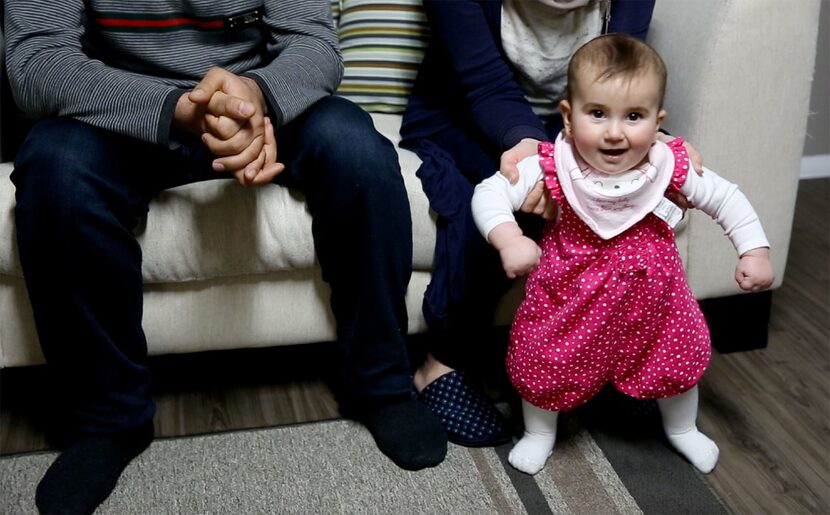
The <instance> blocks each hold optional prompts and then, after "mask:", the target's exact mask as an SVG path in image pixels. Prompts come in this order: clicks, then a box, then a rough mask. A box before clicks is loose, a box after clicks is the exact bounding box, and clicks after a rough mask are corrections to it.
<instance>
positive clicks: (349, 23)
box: [332, 0, 428, 113]
mask: <svg viewBox="0 0 830 515" xmlns="http://www.w3.org/2000/svg"><path fill="white" fill-rule="evenodd" d="M334 1H335V2H336V0H334ZM336 9H337V7H336V6H333V7H332V10H333V11H335V10H336ZM337 12H338V13H339V23H338V29H337V33H338V37H339V38H340V49H341V51H342V52H343V62H344V65H345V71H344V74H343V82H341V84H340V87H339V88H338V90H337V94H338V95H340V96H343V97H346V98H348V99H349V100H351V101H352V102H354V103H356V104H358V105H359V106H361V107H362V108H363V109H365V110H366V111H369V112H375V113H402V112H403V110H404V108H405V107H406V102H407V98H408V97H409V92H410V91H411V90H412V84H413V83H414V81H415V76H416V74H417V73H418V65H419V64H420V63H421V59H422V58H423V56H424V50H425V49H426V45H427V39H428V29H427V21H426V17H425V16H424V12H423V8H422V4H421V0H386V1H384V2H377V1H370V0H339V10H338V11H337Z"/></svg>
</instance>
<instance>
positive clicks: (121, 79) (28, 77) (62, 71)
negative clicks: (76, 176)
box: [5, 0, 181, 142]
mask: <svg viewBox="0 0 830 515" xmlns="http://www.w3.org/2000/svg"><path fill="white" fill-rule="evenodd" d="M5 16H6V26H5V29H6V45H7V46H6V66H7V70H8V77H9V83H10V85H11V90H12V94H13V95H14V98H15V102H16V103H17V104H18V106H19V107H20V108H21V109H22V110H23V111H24V112H26V113H27V114H30V115H32V116H35V117H43V116H71V117H73V118H76V119H78V120H81V121H84V122H87V123H89V124H91V125H94V126H96V127H100V128H103V129H106V130H109V131H113V132H116V133H119V134H126V135H128V136H132V137H135V138H138V139H141V140H144V141H149V142H160V141H163V140H165V139H166V137H167V133H168V132H169V127H170V122H169V119H170V118H172V112H173V110H174V109H175V105H176V101H177V100H178V97H179V95H180V94H181V91H179V90H178V89H177V88H175V87H174V86H171V85H166V84H164V83H162V82H161V81H159V80H156V79H154V78H153V77H149V76H145V75H140V74H136V73H131V72H127V71H124V70H121V69H118V68H114V67H111V66H107V65H106V64H104V63H103V62H101V61H99V60H96V59H92V58H90V57H89V56H87V55H86V53H84V50H83V48H82V43H81V41H82V38H83V35H84V31H85V24H84V16H85V14H84V2H83V1H82V0H64V1H61V2H55V1H50V0H6V11H5ZM165 117H167V118H168V119H167V120H165Z"/></svg>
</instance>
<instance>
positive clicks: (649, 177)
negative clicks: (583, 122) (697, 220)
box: [554, 133, 674, 240]
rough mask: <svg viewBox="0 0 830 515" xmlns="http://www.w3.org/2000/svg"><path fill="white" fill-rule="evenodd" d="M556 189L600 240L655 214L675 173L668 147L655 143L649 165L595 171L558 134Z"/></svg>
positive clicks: (555, 149) (611, 236)
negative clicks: (618, 172)
mask: <svg viewBox="0 0 830 515" xmlns="http://www.w3.org/2000/svg"><path fill="white" fill-rule="evenodd" d="M554 159H555V160H556V176H557V178H558V179H559V187H560V188H561V189H562V193H563V194H564V195H565V198H566V199H567V200H568V203H569V204H570V205H571V208H573V210H574V212H575V213H576V214H577V216H579V218H580V219H581V220H582V221H583V222H585V224H586V225H587V226H588V227H590V228H591V230H592V231H594V232H595V233H596V234H597V235H598V236H599V237H601V238H602V239H604V240H608V239H611V238H613V237H614V236H617V235H618V234H622V233H623V232H625V231H626V230H628V229H629V228H631V227H632V226H633V225H634V224H636V223H637V222H639V221H640V220H642V219H643V218H645V217H646V215H648V214H649V213H651V212H652V211H654V210H655V209H656V208H657V206H658V205H660V203H661V201H662V200H663V198H664V195H665V193H666V189H667V188H668V187H669V183H670V182H671V178H672V174H673V173H674V155H673V154H672V151H671V149H669V147H668V145H666V144H665V143H662V142H659V141H658V142H655V143H654V145H652V146H651V150H649V153H648V161H647V162H646V163H645V164H644V165H643V166H641V167H638V168H635V169H633V170H630V171H628V172H624V173H622V174H614V175H612V174H607V173H604V172H601V171H599V170H594V169H592V168H591V167H590V166H588V165H587V164H586V163H585V162H584V161H582V160H581V159H579V158H578V157H577V156H576V154H574V151H573V148H572V147H571V145H570V143H568V142H567V141H566V139H565V138H564V137H563V136H562V134H561V133H560V134H559V136H558V137H557V138H556V144H555V146H554Z"/></svg>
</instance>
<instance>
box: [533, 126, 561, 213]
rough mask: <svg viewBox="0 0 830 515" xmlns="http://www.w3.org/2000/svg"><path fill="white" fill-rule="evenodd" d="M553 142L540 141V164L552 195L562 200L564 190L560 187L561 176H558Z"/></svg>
mask: <svg viewBox="0 0 830 515" xmlns="http://www.w3.org/2000/svg"><path fill="white" fill-rule="evenodd" d="M553 149H554V146H553V143H551V142H550V141H542V142H540V143H539V146H538V152H539V166H541V167H542V172H543V173H544V179H545V186H546V187H547V188H548V191H550V195H551V197H553V198H554V199H555V200H556V201H561V200H562V190H561V189H560V187H559V178H558V177H557V176H556V160H555V159H554V158H553Z"/></svg>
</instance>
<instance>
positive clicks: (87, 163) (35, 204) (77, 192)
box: [11, 118, 111, 230]
mask: <svg viewBox="0 0 830 515" xmlns="http://www.w3.org/2000/svg"><path fill="white" fill-rule="evenodd" d="M106 152H107V150H106V145H104V143H103V142H102V141H101V138H100V131H98V130H97V129H94V128H92V127H90V126H88V125H86V124H84V123H81V122H77V121H74V120H70V119H64V118H51V119H46V120H42V121H40V122H38V123H37V124H36V125H35V126H34V127H33V128H32V130H31V131H30V133H29V135H28V137H27V139H26V141H25V142H24V143H23V146H22V147H21V149H20V152H19V153H18V156H17V159H16V160H15V169H14V171H13V172H12V176H11V180H12V182H13V183H14V185H15V188H16V192H15V200H16V206H15V216H16V222H17V225H18V229H24V230H25V228H27V227H28V228H29V229H31V230H38V229H41V228H43V226H44V224H48V226H49V227H52V230H56V229H58V228H60V227H64V228H71V227H72V226H73V225H74V224H75V222H76V221H77V220H79V219H80V218H81V213H83V212H87V211H90V210H93V209H95V206H98V205H100V202H96V200H97V199H99V198H100V196H101V195H102V193H101V191H102V189H103V188H102V186H103V185H104V184H105V182H106V181H105V180H102V178H101V177H100V174H102V173H106V170H107V169H108V168H111V165H110V166H109V167H108V166H107V164H106V158H105V154H106Z"/></svg>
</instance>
